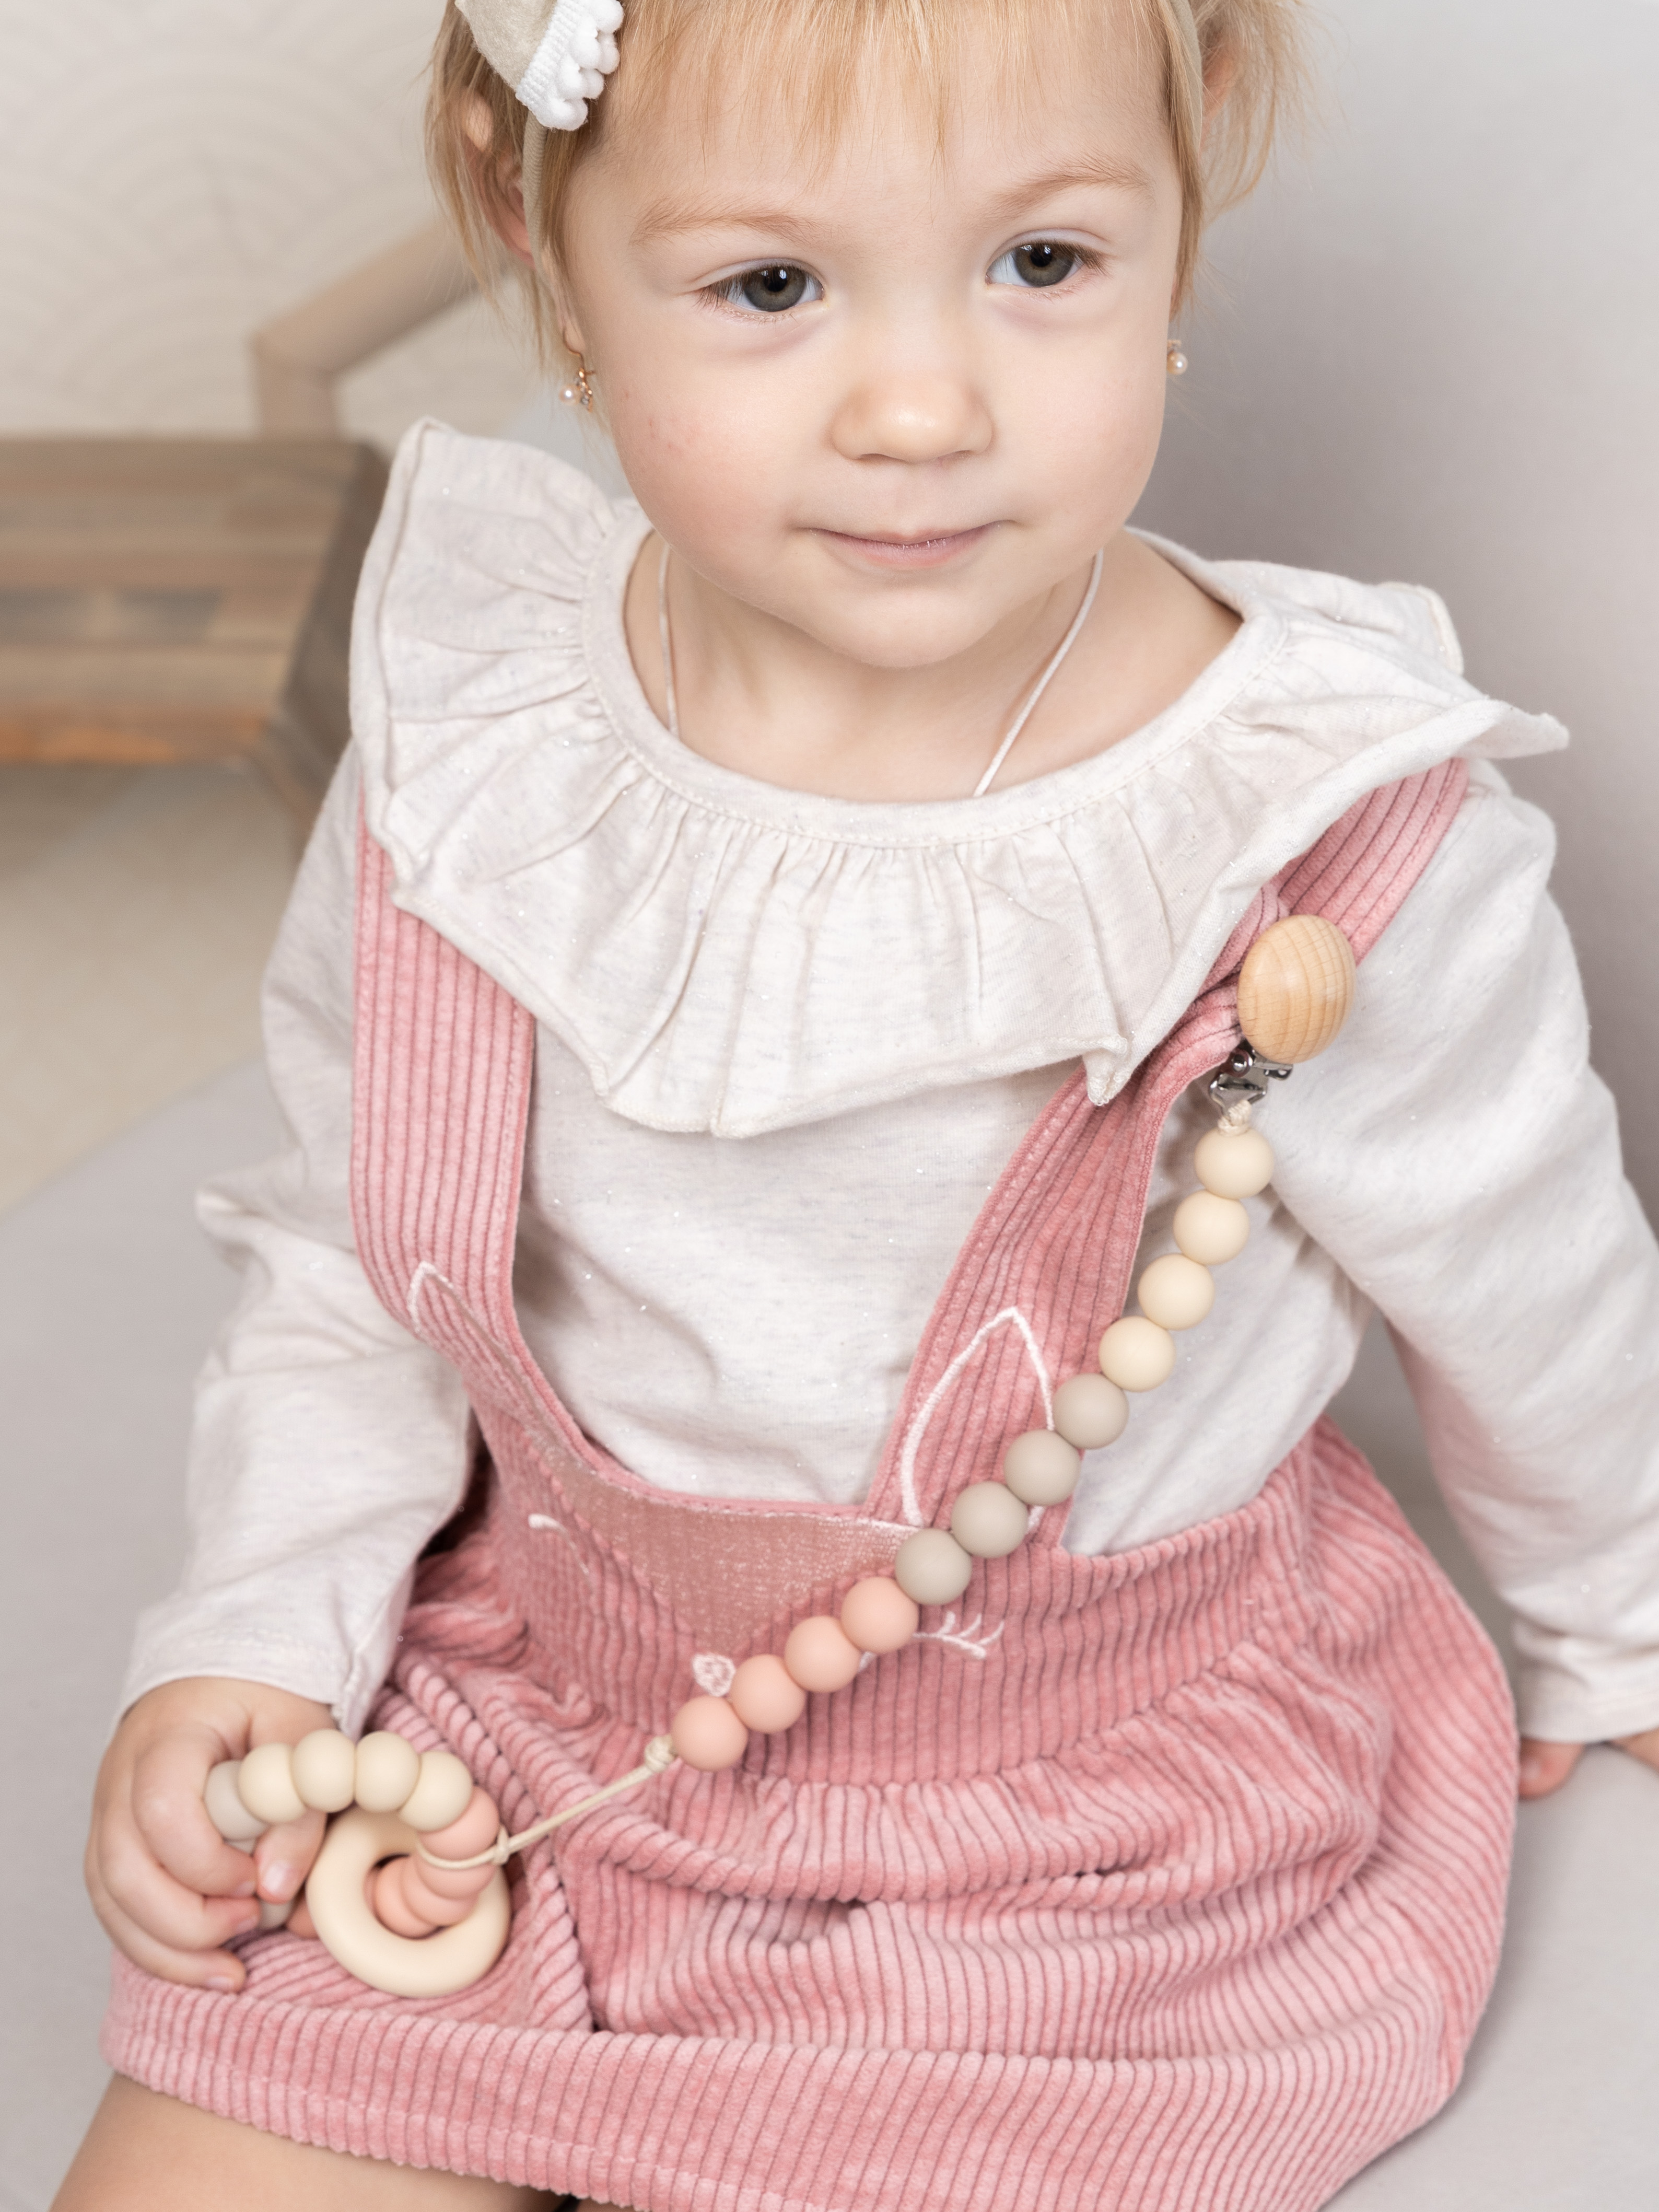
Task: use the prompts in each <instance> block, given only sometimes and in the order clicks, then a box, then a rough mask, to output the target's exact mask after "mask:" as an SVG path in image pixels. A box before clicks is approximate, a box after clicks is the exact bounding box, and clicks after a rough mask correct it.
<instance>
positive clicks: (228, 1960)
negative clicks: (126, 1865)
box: [90, 1882, 247, 1990]
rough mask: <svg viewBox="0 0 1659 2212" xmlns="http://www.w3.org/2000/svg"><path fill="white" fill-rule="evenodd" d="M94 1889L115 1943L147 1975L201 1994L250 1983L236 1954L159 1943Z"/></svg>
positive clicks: (97, 1906) (101, 1917)
mask: <svg viewBox="0 0 1659 2212" xmlns="http://www.w3.org/2000/svg"><path fill="white" fill-rule="evenodd" d="M90 1886H91V1888H92V1902H93V1906H94V1910H95V1911H96V1912H97V1915H98V1917H99V1920H100V1922H101V1923H102V1924H103V1928H104V1931H105V1933H106V1935H107V1936H108V1937H109V1939H110V1941H111V1942H112V1943H113V1944H114V1945H115V1947H116V1948H117V1949H118V1950H120V1951H123V1952H125V1954H126V1955H127V1957H128V1958H129V1959H131V1960H132V1962H133V1964H134V1965H135V1966H142V1967H143V1969H144V1970H145V1972H147V1973H151V1974H159V1975H160V1976H161V1979H162V1980H163V1981H167V1982H183V1983H185V1984H188V1985H189V1986H190V1987H191V1988H194V1989H198V1990H240V1988H241V1986H242V1984H243V1983H244V1982H245V1981H246V1979H247V1972H246V1968H245V1967H244V1966H243V1965H242V1962H241V1960H240V1959H239V1958H238V1957H237V1956H236V1954H235V1953H234V1951H219V1950H209V1951H181V1950H177V1949H175V1948H173V1946H172V1945H170V1944H167V1943H163V1942H159V1941H158V1940H157V1938H156V1937H155V1936H153V1935H151V1934H150V1932H149V1929H146V1928H143V1927H142V1926H140V1924H139V1923H138V1922H137V1921H136V1920H134V1919H133V1918H132V1917H131V1915H130V1914H128V1913H125V1912H124V1911H122V1910H121V1908H120V1906H119V1905H117V1904H116V1903H115V1902H114V1901H113V1899H112V1898H111V1897H110V1896H109V1894H108V1893H107V1892H106V1891H104V1890H102V1889H101V1888H100V1885H99V1884H97V1883H96V1882H94V1883H93V1884H91V1885H90Z"/></svg>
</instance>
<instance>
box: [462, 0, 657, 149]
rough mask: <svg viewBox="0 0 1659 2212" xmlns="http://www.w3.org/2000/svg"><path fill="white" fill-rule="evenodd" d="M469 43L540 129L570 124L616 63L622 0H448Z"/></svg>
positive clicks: (582, 116)
mask: <svg viewBox="0 0 1659 2212" xmlns="http://www.w3.org/2000/svg"><path fill="white" fill-rule="evenodd" d="M455 4H456V5H457V7H458V8H459V9H460V11H461V13H462V15H465V17H466V20H467V21H468V23H469V24H470V25H471V28H472V38H473V43H474V44H475V45H476V46H477V49H478V51H479V52H480V53H481V54H482V55H483V58H484V59H485V60H486V61H487V62H488V63H489V65H490V67H491V68H492V69H493V70H495V72H496V74H497V75H498V76H503V77H505V78H506V80H507V82H508V84H510V85H511V86H512V88H513V91H514V92H515V93H517V94H518V96H519V98H520V100H522V101H523V102H524V104H525V106H526V107H527V108H528V109H529V110H530V112H531V115H532V117H533V118H534V119H535V120H536V122H538V124H540V125H541V126H542V128H543V129H544V130H546V131H576V130H579V129H580V127H581V125H583V124H584V123H585V122H586V120H587V103H588V101H589V100H597V99H598V98H599V94H601V93H602V92H603V91H604V90H605V79H606V77H607V76H610V74H611V70H613V69H615V68H616V66H617V35H616V34H617V28H618V27H619V26H620V24H621V22H622V19H623V11H622V0H455Z"/></svg>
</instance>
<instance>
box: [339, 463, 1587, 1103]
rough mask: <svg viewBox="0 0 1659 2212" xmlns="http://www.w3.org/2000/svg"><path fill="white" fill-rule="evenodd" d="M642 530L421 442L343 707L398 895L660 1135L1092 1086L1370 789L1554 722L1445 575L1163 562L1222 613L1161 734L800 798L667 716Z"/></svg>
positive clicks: (543, 469) (1100, 1090) (1535, 737)
mask: <svg viewBox="0 0 1659 2212" xmlns="http://www.w3.org/2000/svg"><path fill="white" fill-rule="evenodd" d="M646 528H647V524H646V521H645V519H644V517H643V515H642V514H641V513H640V510H639V508H638V507H636V506H635V505H634V504H633V503H632V502H631V501H630V502H625V503H622V504H619V505H617V506H612V505H611V502H610V501H607V500H605V498H604V496H603V495H601V494H600V493H599V491H597V490H596V489H594V488H593V486H592V484H590V483H588V482H587V480H586V477H581V476H580V475H579V474H577V473H576V472H575V471H573V470H570V469H568V468H566V467H565V466H564V465H562V463H560V462H558V461H556V460H554V459H551V458H550V456H548V455H546V454H544V453H538V452H534V451H532V450H531V449H529V448H527V447H520V446H513V445H507V444H504V443H501V442H499V441H492V440H483V439H474V438H465V437H462V436H460V435H458V434H457V433H455V432H453V431H452V430H448V429H447V428H444V427H443V426H441V424H436V423H422V424H418V425H417V426H416V428H414V429H413V430H411V431H410V434H409V435H408V437H407V438H406V439H405V440H404V444H403V447H402V448H401V450H400V452H399V454H398V462H397V466H396V468H395V470H394V472H393V475H392V485H391V489H390V490H389V492H388V494H387V497H386V507H385V511H384V513H383V514H382V517H381V520H380V526H379V529H378V531H377V532H376V534H375V538H374V544H373V545H372V547H371V548H370V551H369V556H368V561H367V562H366V563H365V566H364V570H363V578H362V587H361V590H360V593H359V599H358V607H357V623H356V631H355V633H354V640H353V648H352V704H353V723H354V728H355V733H356V743H357V745H358V748H359V750H360V753H361V756H362V769H363V782H364V793H365V805H366V808H367V811H368V825H369V828H370V829H371V831H372V832H373V834H374V836H375V837H376V838H377V839H378V840H379V841H380V843H381V844H382V845H383V846H384V847H385V848H386V851H387V852H388V853H389V854H390V855H391V857H392V863H393V867H394V872H395V876H396V883H397V890H396V894H395V895H396V897H397V901H398V904H399V905H400V906H401V907H404V908H406V909H407V910H408V911H409V912H410V913H411V914H415V915H419V916H420V917H421V918H422V920H424V921H428V922H429V923H431V925H432V926H433V927H435V928H436V929H438V930H439V931H441V933H442V934H443V935H444V936H445V937H447V938H448V939H450V940H451V941H452V942H453V944H455V945H458V946H459V948H460V949H461V951H464V952H465V953H466V954H468V955H469V957H471V958H472V959H474V960H476V961H477V963H479V965H480V966H481V967H483V968H484V969H486V970H488V972H489V974H490V975H493V976H495V978H496V980H497V981H500V982H501V983H502V984H503V985H504V986H505V987H507V989H508V990H509V991H511V992H512V993H513V995H514V996H515V997H516V998H517V999H519V1000H520V1001H521V1002H522V1003H523V1004H524V1005H525V1006H527V1007H529V1009H530V1010H531V1012H532V1013H533V1014H534V1015H535V1016H536V1018H537V1019H538V1021H541V1022H544V1023H545V1024H547V1026H548V1027H549V1028H550V1030H553V1031H554V1033H555V1034H556V1036H558V1038H559V1039H560V1040H561V1042H562V1043H563V1044H564V1045H565V1046H566V1047H567V1048H568V1049H569V1050H570V1051H571V1052H572V1053H574V1054H575V1055H576V1056H577V1058H578V1059H579V1060H580V1061H581V1062H582V1064H583V1066H585V1067H586V1070H587V1073H588V1074H589V1076H590V1077H591V1078H592V1083H593V1085H594V1088H595V1090H596V1091H597V1092H598V1093H599V1097H601V1098H603V1099H604V1100H605V1102H606V1103H607V1104H608V1105H610V1106H611V1108H612V1109H614V1110H615V1111H616V1112H617V1113H618V1114H621V1115H625V1116H626V1117H627V1118H628V1119H629V1120H631V1121H636V1122H639V1123H641V1124H642V1125H643V1126H645V1127H648V1128H655V1129H666V1130H684V1131H697V1130H707V1131H712V1132H713V1133H715V1134H718V1135H722V1136H732V1137H744V1136H750V1135H754V1134H757V1133H759V1132H761V1131H763V1130H769V1129H779V1128H786V1127H790V1126H791V1125H793V1124H795V1123H799V1122H804V1121H817V1120H820V1119H823V1117H825V1116H826V1115H832V1114H836V1113H842V1112H845V1111H847V1110H848V1109H852V1108H854V1107H859V1106H866V1105H872V1104H875V1103H879V1102H882V1101H884V1100H889V1099H893V1098H897V1097H903V1096H904V1095H906V1094H907V1093H909V1092H912V1091H918V1090H921V1089H923V1088H925V1087H927V1086H932V1085H941V1084H951V1083H963V1082H969V1081H972V1080H975V1079H981V1078H987V1077H992V1076H996V1075H1003V1074H1009V1073H1015V1072H1017V1071H1019V1070H1023V1069H1026V1068H1030V1067H1037V1066H1049V1065H1052V1064H1054V1063H1056V1062H1059V1061H1063V1060H1071V1059H1075V1058H1079V1057H1081V1058H1082V1059H1083V1060H1084V1061H1085V1064H1086V1066H1087V1069H1088V1077H1089V1087H1090V1091H1091V1096H1092V1097H1095V1098H1096V1099H1097V1101H1104V1100H1105V1099H1107V1098H1109V1097H1111V1096H1112V1095H1113V1093H1114V1092H1115V1091H1116V1090H1117V1089H1118V1087H1119V1086H1120V1085H1121V1083H1122V1082H1123V1081H1124V1079H1125V1078H1126V1077H1127V1074H1128V1073H1129V1071H1130V1070H1131V1069H1132V1068H1133V1066H1135V1065H1136V1063H1137V1062H1138V1061H1139V1060H1140V1059H1141V1058H1143V1057H1144V1056H1145V1054H1146V1053H1147V1052H1148V1051H1150V1050H1151V1049H1152V1047H1153V1046H1154V1045H1155V1044H1156V1043H1157V1042H1158V1040H1159V1039H1160V1038H1161V1037H1162V1036H1164V1035H1165V1034H1166V1032H1167V1031H1168V1030H1170V1027H1171V1026H1172V1025H1173V1024H1174V1023H1175V1021H1176V1019H1177V1018H1179V1016H1180V1015H1181V1013H1182V1012H1183V1010H1184V1009H1185V1007H1186V1006H1188V1003H1189V1002H1190V1000H1192V998H1193V997H1194V994H1195V993H1196V992H1197V990H1198V989H1199V987H1200V985H1201V983H1202V981H1203V979H1204V976H1205V975H1206V973H1207V971H1208V969H1209V968H1210V966H1211V965H1212V962H1213V961H1214V959H1215V957H1216V955H1217V953H1218V951H1219V950H1220V948H1221V946H1222V945H1224V944H1225V941H1226V939H1227V937H1228V935H1229V934H1230V933H1231V928H1232V927H1233V924H1234V923H1235V922H1236V921H1237V918H1238V916H1239V915H1241V914H1242V913H1243V909H1244V908H1245V907H1246V906H1247V905H1248V904H1249V900H1250V899H1251V897H1252V896H1254V894H1255V891H1256V890H1258V889H1259V888H1260V886H1261V884H1263V883H1265V882H1266V881H1267V879H1268V878H1270V877H1272V876H1273V875H1275V874H1276V873H1277V872H1279V869H1280V868H1282V867H1283V866H1285V863H1286V862H1287V861H1289V860H1291V859H1293V858H1294V857H1295V856H1296V855H1297V854H1298V853H1302V852H1304V851H1305V850H1306V849H1307V848H1308V847H1309V846H1310V844H1312V843H1313V842H1314V841H1315V840H1316V838H1317V837H1318V836H1320V835H1321V834H1322V831H1324V830H1325V829H1328V827H1329V825H1330V823H1333V822H1334V821H1335V819H1336V818H1337V817H1338V816H1339V815H1340V814H1341V813H1343V812H1344V811H1346V809H1347V808H1348V807H1349V806H1351V805H1352V804H1353V803H1354V802H1355V800H1356V799H1359V798H1360V797H1362V796H1363V795H1364V793H1366V792H1367V791H1370V790H1372V789H1375V788H1376V787H1377V786H1379V785H1381V784H1384V783H1388V782H1391V781H1394V780H1395V778H1397V777H1400V776H1402V775H1411V774H1413V773H1414V772H1415V771H1417V770H1419V769H1425V768H1427V767H1431V766H1432V765H1433V764H1434V763H1437V762H1439V761H1443V760H1445V759H1448V758H1449V757H1451V756H1453V755H1454V754H1458V753H1465V754H1470V755H1479V756H1482V757H1488V758H1504V757H1513V756H1516V755H1520V754H1526V753H1534V752H1540V751H1545V750H1553V748H1554V747H1556V746H1558V745H1559V744H1564V743H1565V733H1564V732H1562V731H1561V730H1560V728H1559V725H1557V724H1555V723H1553V722H1552V721H1549V720H1547V719H1544V718H1539V717H1533V716H1528V715H1524V714H1519V713H1517V712H1516V710H1515V709H1514V708H1509V707H1505V706H1504V705H1501V704H1500V703H1498V702H1496V701H1493V700H1491V699H1487V698H1486V697H1484V696H1482V695H1481V694H1480V693H1479V692H1477V691H1475V690H1473V689H1472V688H1471V686H1470V685H1468V684H1466V683H1465V682H1464V681H1463V680H1462V677H1461V675H1460V674H1459V672H1458V665H1459V664H1458V659H1457V649H1456V644H1455V638H1454V636H1453V635H1452V631H1451V628H1450V625H1449V622H1448V620H1447V618H1446V615H1445V611H1444V609H1443V607H1442V605H1441V604H1440V602H1439V600H1438V599H1437V598H1436V597H1435V596H1434V594H1433V593H1432V592H1426V591H1421V590H1418V589H1415V588H1413V587H1409V586H1398V585H1385V586H1364V585H1359V584H1353V583H1348V582H1346V581H1344V580H1341V579H1340V578H1336V577H1331V576H1323V575H1319V574H1311V573H1304V572H1302V571H1299V570H1295V569H1285V568H1271V567H1268V566H1266V565H1264V564H1261V563H1257V562H1204V561H1200V560H1198V559H1196V558H1194V556H1192V555H1191V554H1188V553H1184V552H1182V551H1180V550H1178V549H1176V548H1175V547H1172V546H1167V545H1162V544H1160V545H1159V550H1160V551H1162V552H1164V553H1165V554H1166V555H1167V556H1169V558H1170V559H1171V560H1173V561H1175V562H1176V563H1177V564H1178V565H1179V566H1180V567H1182V568H1184V569H1185V570H1186V571H1187V573H1188V574H1190V575H1192V576H1193V577H1194V578H1195V579H1196V580H1198V581H1199V582H1200V584H1202V585H1203V586H1204V588H1205V589H1206V591H1208V592H1211V593H1212V595H1213V596H1214V597H1215V598H1217V599H1220V600H1222V601H1224V602H1225V603H1226V604H1227V605H1231V606H1233V607H1234V608H1236V609H1237V611H1238V612H1239V614H1240V615H1241V616H1242V617H1243V626H1242V628H1241V629H1239V631H1238V632H1237V635H1236V636H1235V637H1234V639H1233V641H1232V642H1231V644H1230V645H1229V646H1228V647H1227V648H1226V649H1225V651H1224V652H1223V653H1221V655H1220V656H1219V658H1218V659H1217V660H1215V661H1214V662H1213V663H1212V665H1211V666H1210V667H1209V668H1208V669H1206V671H1205V672H1204V674H1203V675H1202V676H1201V677H1200V678H1199V680H1198V682H1197V683H1196V684H1194V685H1193V687H1192V688H1191V690H1188V692H1187V693H1185V694H1184V696H1182V698H1180V699H1179V700H1177V701H1176V703H1175V704H1174V705H1173V706H1172V707H1170V708H1169V709H1168V711H1167V712H1166V713H1164V714H1161V715H1159V716H1158V719H1157V720H1155V721H1153V722H1152V723H1150V724H1148V725H1147V726H1146V727H1145V728H1144V729H1142V730H1139V731H1138V732H1135V733H1134V735H1133V736H1132V737H1129V738H1126V739H1124V740H1123V741H1122V742H1121V744H1116V745H1115V746H1113V747H1111V748H1110V749H1109V750H1108V751H1106V752H1103V753H1101V754H1098V755H1097V756H1096V757H1093V758H1092V759H1090V760H1086V761H1083V762H1080V763H1077V764H1076V765H1074V766H1073V767H1071V768H1067V769H1061V770H1060V771H1059V773H1057V774H1055V775H1048V776H1044V777H1041V778H1038V779H1036V780H1035V781H1030V782H1027V783H1022V784H1015V785H1012V786H1010V787H1008V788H1007V789H1006V790H1003V791H997V792H993V793H990V794H988V795H987V797H985V798H983V799H951V800H946V801H941V802H939V803H934V804H925V805H863V804H859V803H856V802H854V801H849V800H843V799H823V798H818V797H816V796H812V795H811V794H806V793H796V792H790V791H785V790H781V789H779V788H777V787H774V786H771V785H767V784H762V783H757V782H754V781H750V779H749V778H747V777H745V776H741V775H735V774H733V773H732V771H731V770H729V769H722V768H720V767H717V766H715V765H714V763H711V762H708V761H706V760H704V759H703V758H702V757H701V756H700V755H698V754H696V753H693V752H691V751H690V750H688V749H686V748H685V747H684V746H682V745H680V744H677V743H676V742H675V741H674V739H673V738H671V737H670V736H669V734H668V732H667V731H666V730H665V729H664V727H663V726H662V725H661V724H660V723H659V721H658V720H657V719H656V717H655V715H654V714H653V713H652V711H651V709H650V707H649V705H648V703H647V701H646V698H645V696H644V694H643V692H642V691H641V689H640V685H639V683H638V680H637V678H635V674H634V671H633V667H632V664H631V662H630V660H629V653H628V648H627V644H626V641H625V639H624V636H623V627H622V599H623V586H624V584H625V582H626V580H627V577H628V574H629V569H630V568H631V566H632V563H633V561H634V557H635V553H636V551H637V550H638V547H639V544H640V542H641V538H642V537H643V535H644V533H645V531H646ZM1154 542H1157V541H1154Z"/></svg>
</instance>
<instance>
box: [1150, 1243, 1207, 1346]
mask: <svg viewBox="0 0 1659 2212" xmlns="http://www.w3.org/2000/svg"><path fill="white" fill-rule="evenodd" d="M1135 1295H1136V1297H1139V1300H1140V1310H1141V1311H1142V1313H1144V1314H1145V1315H1146V1318H1147V1320H1148V1321H1155V1322H1157V1323H1158V1327H1159V1328H1196V1327H1197V1326H1198V1324H1199V1322H1201V1321H1202V1320H1203V1319H1204V1316H1206V1314H1207V1313H1208V1312H1209V1310H1210V1308H1211V1307H1212V1305H1213V1304H1215V1278H1214V1276H1213V1275H1212V1273H1210V1271H1209V1269H1208V1268H1207V1267H1200V1266H1199V1264H1198V1262H1197V1261H1196V1260H1189V1259H1188V1257H1187V1255H1186V1254H1185V1253H1184V1252H1166V1253H1165V1254H1164V1257H1163V1258H1162V1259H1161V1260H1154V1261H1153V1262H1152V1266H1151V1267H1148V1268H1147V1269H1146V1272H1145V1273H1144V1274H1143V1275H1142V1276H1141V1278H1140V1280H1139V1282H1138V1283H1137V1284H1136V1285H1135Z"/></svg>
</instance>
